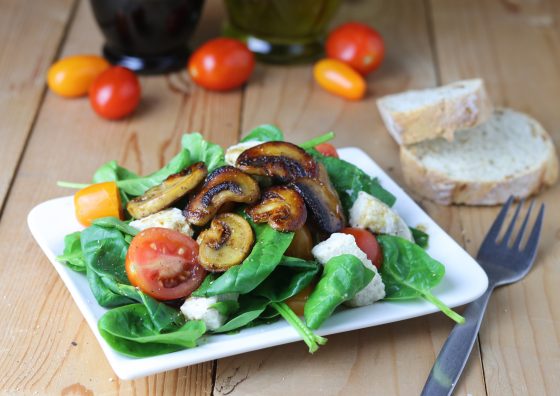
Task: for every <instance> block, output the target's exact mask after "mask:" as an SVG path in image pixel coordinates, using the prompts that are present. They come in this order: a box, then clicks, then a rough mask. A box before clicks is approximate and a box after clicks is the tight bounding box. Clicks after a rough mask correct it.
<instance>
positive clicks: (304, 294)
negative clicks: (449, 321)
mask: <svg viewBox="0 0 560 396" xmlns="http://www.w3.org/2000/svg"><path fill="white" fill-rule="evenodd" d="M314 288H315V284H314V283H313V282H312V283H311V284H309V285H308V286H307V287H306V288H305V289H302V290H301V291H300V292H299V293H298V294H296V295H295V296H292V297H290V298H288V299H287V300H286V304H288V307H290V308H291V309H292V311H294V312H295V314H296V315H297V316H303V307H304V306H305V303H306V302H307V300H308V299H309V296H310V295H311V292H312V291H313V289H314Z"/></svg>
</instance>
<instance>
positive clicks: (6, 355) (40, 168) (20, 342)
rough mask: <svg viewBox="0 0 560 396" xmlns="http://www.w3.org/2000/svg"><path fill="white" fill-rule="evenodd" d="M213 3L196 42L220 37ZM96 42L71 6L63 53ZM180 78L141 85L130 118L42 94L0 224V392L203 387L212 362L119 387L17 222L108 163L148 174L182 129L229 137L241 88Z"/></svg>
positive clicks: (193, 390)
mask: <svg viewBox="0 0 560 396" xmlns="http://www.w3.org/2000/svg"><path fill="white" fill-rule="evenodd" d="M221 9H222V5H221V2H219V1H217V0H216V1H211V2H208V3H207V4H206V9H205V14H204V17H203V21H202V22H201V24H200V29H199V31H198V33H197V34H198V36H197V37H198V38H197V40H198V41H200V40H204V39H207V38H208V37H212V36H216V35H218V34H219V29H220V28H221V26H220V24H219V23H217V22H216V21H217V20H219V19H220V18H221V17H220V15H221V12H222V11H221ZM100 44H101V37H100V34H99V33H98V30H97V28H96V26H95V25H94V22H93V19H92V15H91V12H90V8H89V4H88V2H86V1H83V2H81V3H80V6H79V9H78V11H77V15H76V18H75V20H74V22H73V24H72V27H71V31H70V33H69V36H68V40H67V42H66V43H65V45H64V50H63V54H71V53H76V52H84V51H87V52H97V51H98V50H99V48H100ZM185 77H186V76H185V72H182V73H179V74H175V75H172V76H169V77H146V78H142V79H141V83H142V89H143V97H142V103H141V105H140V108H139V109H138V111H137V112H136V113H135V114H134V115H133V116H132V117H130V118H128V119H126V120H123V121H119V122H109V121H105V120H103V119H101V118H99V117H97V116H96V115H95V114H94V113H93V111H92V110H91V109H90V107H89V103H88V101H87V100H86V99H83V100H82V99H78V100H64V99H62V98H59V97H56V96H55V95H52V94H50V93H49V94H47V96H46V99H45V103H44V105H43V107H42V109H41V112H40V114H39V117H38V120H37V123H36V126H35V128H34V130H33V134H32V136H31V139H30V141H29V144H28V147H27V149H26V152H25V156H24V158H23V161H22V163H21V166H20V169H19V172H18V175H17V178H16V180H15V183H14V185H13V188H12V190H11V194H10V197H9V199H8V201H7V204H6V210H5V213H4V218H3V221H2V223H1V224H0V257H1V259H2V262H3V263H5V265H4V266H3V269H2V271H1V272H0V290H2V293H1V298H2V300H1V301H2V304H0V315H1V316H2V318H3V323H2V337H0V351H1V353H0V368H1V371H2V376H1V378H0V393H7V394H12V393H26V394H33V393H35V394H67V395H70V394H94V393H95V394H123V395H129V394H150V395H160V394H185V393H188V394H192V395H207V394H210V393H211V389H212V368H213V363H212V362H208V363H205V364H200V365H194V366H190V367H186V368H183V369H180V370H175V371H170V372H166V373H164V374H160V375H155V376H150V377H147V378H142V379H139V380H136V381H119V380H118V379H117V378H116V376H115V375H114V373H113V371H112V370H111V368H110V367H109V365H108V363H107V361H106V359H105V357H104V355H103V353H102V351H101V349H100V347H99V345H98V343H97V341H96V340H95V338H94V337H93V335H92V333H91V331H90V329H89V327H88V326H87V324H86V323H85V321H84V320H83V318H82V316H81V314H80V313H79V311H78V310H77V308H76V306H75V304H74V302H73V301H72V298H71V296H70V295H69V293H68V292H67V290H66V288H65V286H64V285H63V283H62V282H61V281H60V280H59V278H58V276H57V274H56V273H55V271H54V270H53V268H52V266H51V265H50V263H49V262H48V260H47V259H46V257H45V256H44V254H43V253H42V252H41V251H40V249H39V247H38V246H37V245H36V244H35V242H34V241H33V240H32V239H31V236H30V235H29V231H28V230H27V226H26V224H25V217H26V215H27V212H28V211H29V210H30V209H31V208H32V207H33V206H34V205H36V204H37V203H39V202H42V201H44V200H46V199H49V198H53V197H57V196H63V195H67V194H70V193H71V192H70V191H68V190H64V189H60V188H57V187H56V181H57V180H60V179H62V180H72V181H88V180H90V178H91V175H92V172H93V171H94V169H95V168H96V167H98V166H99V165H100V164H102V163H103V162H105V161H108V160H111V159H117V160H118V161H119V162H121V163H122V164H123V165H124V166H127V167H130V168H131V169H133V170H135V171H138V172H141V173H148V172H151V171H153V170H155V169H156V168H158V167H160V166H161V165H162V164H163V163H164V162H165V161H167V160H169V159H170V157H171V156H172V155H174V154H175V153H176V152H177V150H178V147H179V139H180V136H181V134H182V132H183V131H194V130H198V131H200V132H201V133H203V134H204V135H205V136H206V137H208V138H210V139H211V140H213V141H216V142H218V143H221V144H223V145H229V144H231V143H233V142H235V141H236V140H237V135H238V130H239V126H238V122H239V111H240V106H241V95H242V92H241V91H236V92H232V93H228V94H218V93H209V92H205V91H203V90H201V89H198V88H196V87H192V89H191V91H190V94H188V93H185V90H184V85H185Z"/></svg>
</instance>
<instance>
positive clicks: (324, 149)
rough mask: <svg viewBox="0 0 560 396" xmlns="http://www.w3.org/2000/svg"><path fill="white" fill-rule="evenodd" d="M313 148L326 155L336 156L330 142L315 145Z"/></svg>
mask: <svg viewBox="0 0 560 396" xmlns="http://www.w3.org/2000/svg"><path fill="white" fill-rule="evenodd" d="M315 150H317V151H318V152H320V153H321V154H323V155H326V156H327V157H335V158H338V153H337V152H336V148H335V147H334V146H333V145H332V144H330V143H321V144H318V145H317V146H315Z"/></svg>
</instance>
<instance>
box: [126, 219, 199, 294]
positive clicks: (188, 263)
mask: <svg viewBox="0 0 560 396" xmlns="http://www.w3.org/2000/svg"><path fill="white" fill-rule="evenodd" d="M125 267H126V274H127V275H128V280H130V283H131V284H132V285H133V286H136V287H138V288H140V290H142V291H143V292H144V293H146V294H149V295H150V296H152V297H153V298H155V299H157V300H164V301H168V300H175V299H177V298H182V297H186V296H188V295H190V294H191V293H192V292H193V291H194V290H196V289H197V288H198V287H199V286H200V284H201V283H202V281H203V280H204V278H205V277H206V270H205V269H204V268H202V266H200V264H199V263H198V245H197V243H196V242H195V241H194V239H192V238H191V237H189V236H187V235H185V234H182V233H180V232H178V231H175V230H170V229H167V228H158V227H155V228H147V229H145V230H144V231H142V232H140V233H139V234H138V235H136V236H135V237H134V238H133V239H132V242H131V243H130V247H129V248H128V252H127V254H126V262H125Z"/></svg>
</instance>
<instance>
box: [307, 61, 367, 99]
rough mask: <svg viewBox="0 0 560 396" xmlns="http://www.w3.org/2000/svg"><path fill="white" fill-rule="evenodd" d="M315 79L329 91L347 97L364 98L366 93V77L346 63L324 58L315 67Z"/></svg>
mask: <svg viewBox="0 0 560 396" xmlns="http://www.w3.org/2000/svg"><path fill="white" fill-rule="evenodd" d="M313 76H314V77H315V81H317V82H318V83H319V85H320V86H321V87H323V88H324V89H326V90H327V91H329V92H331V93H333V94H335V95H339V96H342V97H343V98H346V99H351V100H358V99H362V98H363V97H364V95H365V93H366V82H365V80H364V78H363V77H362V76H361V75H360V74H359V73H358V72H357V71H355V70H354V69H352V68H351V67H350V66H348V65H347V64H346V63H344V62H341V61H339V60H336V59H323V60H320V61H319V62H317V63H316V64H315V67H314V68H313Z"/></svg>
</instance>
